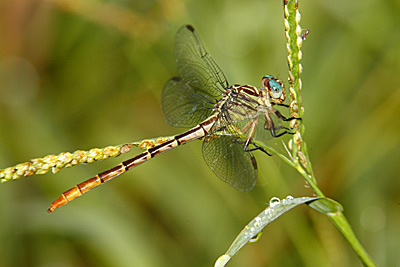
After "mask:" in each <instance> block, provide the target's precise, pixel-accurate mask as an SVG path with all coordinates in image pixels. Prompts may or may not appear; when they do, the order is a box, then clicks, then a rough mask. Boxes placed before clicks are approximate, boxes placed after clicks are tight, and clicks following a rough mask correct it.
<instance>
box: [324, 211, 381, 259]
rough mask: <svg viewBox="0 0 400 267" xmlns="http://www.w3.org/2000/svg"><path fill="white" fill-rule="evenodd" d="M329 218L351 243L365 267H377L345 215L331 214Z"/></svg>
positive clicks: (340, 213)
mask: <svg viewBox="0 0 400 267" xmlns="http://www.w3.org/2000/svg"><path fill="white" fill-rule="evenodd" d="M328 216H329V218H330V219H331V221H332V222H333V224H334V225H335V226H336V228H337V229H339V231H340V232H341V233H342V235H343V236H344V237H345V238H346V240H347V241H348V242H349V244H350V246H351V247H352V248H353V250H354V251H355V252H356V254H357V256H358V257H359V258H360V260H361V261H362V262H363V264H364V265H365V266H368V267H376V265H375V263H374V262H373V261H372V259H371V258H370V256H369V255H368V253H367V251H366V250H365V249H364V248H363V246H362V245H361V243H360V242H359V241H358V239H357V237H356V235H355V234H354V232H353V230H352V229H351V226H350V224H349V222H348V221H347V219H346V217H345V216H344V215H343V213H342V212H339V213H331V214H328Z"/></svg>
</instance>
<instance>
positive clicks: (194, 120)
mask: <svg viewBox="0 0 400 267" xmlns="http://www.w3.org/2000/svg"><path fill="white" fill-rule="evenodd" d="M214 103H215V99H214V98H213V97H212V96H210V95H209V94H207V93H205V92H204V91H201V90H195V89H194V88H193V87H191V86H190V85H189V84H188V83H185V82H184V81H183V80H182V79H181V78H179V77H174V78H172V79H170V80H169V81H168V82H167V83H166V84H165V86H164V88H163V90H162V93H161V108H162V112H163V113H164V115H165V118H166V120H167V123H168V124H169V125H172V126H177V127H193V126H195V125H197V124H199V123H201V122H202V121H204V120H205V119H207V118H208V117H210V116H211V114H212V113H213V108H214Z"/></svg>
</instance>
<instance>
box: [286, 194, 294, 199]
mask: <svg viewBox="0 0 400 267" xmlns="http://www.w3.org/2000/svg"><path fill="white" fill-rule="evenodd" d="M293 199H294V197H292V196H291V195H288V196H287V197H286V200H293Z"/></svg>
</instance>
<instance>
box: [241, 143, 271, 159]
mask: <svg viewBox="0 0 400 267" xmlns="http://www.w3.org/2000/svg"><path fill="white" fill-rule="evenodd" d="M252 145H254V148H246V150H245V151H246V152H252V151H256V150H260V151H262V152H264V153H265V154H267V155H268V156H270V157H271V156H272V154H270V153H268V151H267V150H265V149H264V148H263V147H261V146H256V145H255V144H253V143H252Z"/></svg>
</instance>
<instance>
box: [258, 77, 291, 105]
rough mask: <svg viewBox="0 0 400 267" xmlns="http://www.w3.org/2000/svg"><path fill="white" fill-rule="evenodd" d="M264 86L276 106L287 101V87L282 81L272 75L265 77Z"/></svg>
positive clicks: (263, 79)
mask: <svg viewBox="0 0 400 267" xmlns="http://www.w3.org/2000/svg"><path fill="white" fill-rule="evenodd" d="M262 84H263V86H264V88H265V89H266V90H267V91H268V93H269V96H270V99H271V101H272V102H273V103H275V104H282V103H283V101H285V98H286V95H285V86H284V85H283V83H282V81H281V80H279V79H277V78H275V77H274V76H272V75H264V77H263V78H262Z"/></svg>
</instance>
